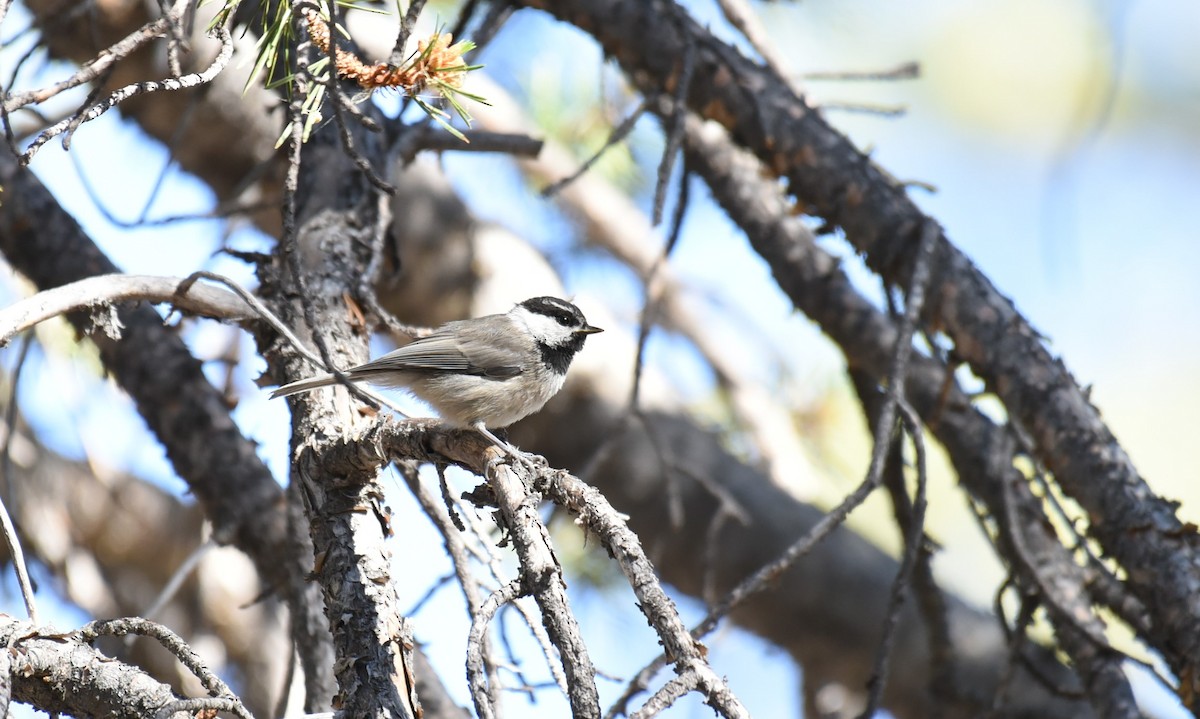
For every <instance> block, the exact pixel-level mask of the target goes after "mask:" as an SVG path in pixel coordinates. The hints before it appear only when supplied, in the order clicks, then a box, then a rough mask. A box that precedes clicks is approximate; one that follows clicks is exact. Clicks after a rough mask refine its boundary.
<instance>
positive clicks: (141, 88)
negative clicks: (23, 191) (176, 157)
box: [21, 28, 233, 164]
mask: <svg viewBox="0 0 1200 719" xmlns="http://www.w3.org/2000/svg"><path fill="white" fill-rule="evenodd" d="M217 33H218V35H219V36H220V38H221V52H220V53H218V54H217V57H216V58H214V59H213V61H212V64H211V65H209V66H208V68H207V69H205V70H204V71H203V72H198V73H192V74H190V75H184V76H182V77H179V78H167V79H165V80H160V81H158V82H153V81H147V82H138V83H134V84H132V85H126V86H125V87H123V88H121V89H119V90H117V91H115V92H113V93H112V94H111V95H109V96H108V98H107V99H105V100H104V101H103V102H101V103H99V104H97V105H93V106H92V107H90V108H88V109H87V110H85V111H83V112H82V113H80V114H78V115H75V116H72V117H70V118H67V119H65V120H61V121H59V122H57V123H55V124H54V125H51V126H50V127H48V128H46V129H45V130H42V132H41V133H39V134H38V136H37V137H36V138H35V139H34V141H33V142H32V143H30V145H29V147H27V148H26V149H25V152H24V153H22V155H21V162H22V164H28V163H29V161H30V160H32V159H33V156H34V155H35V154H36V153H37V151H38V150H39V149H40V148H41V147H42V145H44V144H46V143H47V142H49V141H50V140H52V139H53V138H55V137H57V136H59V135H61V134H63V133H64V132H66V133H68V134H67V137H66V138H64V139H63V144H64V146H65V145H66V143H67V141H68V139H69V138H70V133H71V132H73V131H74V128H75V127H77V126H78V125H79V124H82V123H84V122H88V121H90V120H95V119H96V118H97V117H100V116H101V115H103V114H104V113H106V112H108V111H109V110H111V109H112V108H114V107H116V106H117V105H119V104H120V103H122V102H124V101H125V100H128V99H129V98H131V97H136V96H137V95H142V94H146V93H152V92H166V91H173V90H185V89H188V88H192V87H199V86H200V85H203V84H205V83H208V82H211V81H212V79H213V78H214V77H216V76H217V75H218V74H220V72H221V71H222V70H224V69H225V65H226V64H228V63H229V58H231V57H233V39H232V38H231V37H230V36H229V31H228V30H225V29H224V28H218V29H217Z"/></svg>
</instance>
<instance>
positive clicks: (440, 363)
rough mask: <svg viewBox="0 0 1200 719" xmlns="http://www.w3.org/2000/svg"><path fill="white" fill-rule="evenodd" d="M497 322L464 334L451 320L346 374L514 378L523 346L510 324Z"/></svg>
mask: <svg viewBox="0 0 1200 719" xmlns="http://www.w3.org/2000/svg"><path fill="white" fill-rule="evenodd" d="M496 324H497V326H496V327H480V326H478V325H476V326H475V328H474V331H472V332H469V333H463V332H462V331H461V328H460V327H458V326H456V325H458V323H454V322H452V323H449V324H447V325H446V326H444V327H441V328H439V329H438V330H437V331H435V332H434V333H433V334H431V335H429V336H427V337H422V338H420V339H417V340H414V341H412V342H410V343H409V344H407V345H405V346H403V347H401V348H399V349H396V350H393V351H391V352H389V353H387V354H385V355H383V356H382V357H378V358H376V359H373V360H371V361H370V362H367V363H366V364H363V365H359V366H358V367H355V368H353V369H351V370H348V372H347V374H349V375H350V376H352V377H361V378H364V379H368V378H370V377H371V376H378V375H380V374H384V373H387V372H397V371H403V372H449V373H454V374H473V375H481V376H485V377H495V378H497V379H504V378H507V377H515V376H516V375H519V374H521V363H520V356H521V355H520V354H518V350H519V348H520V347H519V345H518V344H517V343H515V342H514V340H513V338H512V336H511V333H508V332H505V331H504V330H505V329H508V327H506V326H505V325H503V324H501V323H496ZM464 336H465V337H466V339H464ZM517 339H518V340H519V339H520V338H519V337H518V338H517Z"/></svg>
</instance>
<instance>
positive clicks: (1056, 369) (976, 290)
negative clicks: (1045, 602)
mask: <svg viewBox="0 0 1200 719" xmlns="http://www.w3.org/2000/svg"><path fill="white" fill-rule="evenodd" d="M523 4H527V5H529V6H531V7H537V8H541V9H544V10H546V11H548V12H550V13H552V14H554V15H555V16H556V17H559V18H560V19H563V20H566V21H568V22H571V23H573V24H575V25H578V26H579V27H580V28H582V29H583V30H584V31H586V32H588V33H590V34H591V35H593V36H594V37H595V38H596V39H597V40H598V41H599V42H600V44H601V45H602V46H603V47H604V50H605V52H606V53H608V54H609V55H610V56H612V57H613V58H614V59H616V60H617V61H618V63H620V65H621V67H622V68H623V69H624V70H625V71H626V73H627V74H628V75H629V76H630V77H631V78H632V79H633V80H634V83H635V84H636V85H638V86H639V88H641V89H642V90H643V91H644V92H646V93H647V94H650V95H657V94H659V93H672V92H674V89H675V84H676V83H677V82H678V78H679V77H681V74H682V69H683V68H682V63H683V58H685V57H688V56H692V57H694V61H695V68H694V77H698V78H706V79H707V81H706V82H694V83H692V84H691V86H690V88H687V106H688V107H689V108H690V109H691V110H693V111H694V112H696V113H697V114H699V115H700V116H701V117H704V118H707V119H712V120H715V121H717V122H719V123H720V124H722V125H723V126H725V127H726V128H727V129H728V130H729V132H730V134H731V136H732V137H733V139H734V141H735V142H736V143H738V144H739V145H741V146H743V147H745V148H747V149H749V150H750V151H752V152H753V153H754V154H755V155H757V156H758V158H759V159H760V160H761V161H762V162H763V163H764V164H765V165H766V166H767V167H769V168H771V171H772V172H774V173H775V174H776V175H778V176H780V177H782V178H785V179H787V181H788V191H789V192H790V193H791V195H792V196H793V197H794V198H795V199H796V200H797V202H798V203H799V208H800V210H801V211H803V212H804V213H805V214H809V215H813V216H818V217H821V218H823V219H824V220H825V221H826V222H827V223H828V225H829V226H830V227H839V228H841V229H842V230H843V231H844V232H845V235H846V238H847V240H849V241H850V242H851V243H852V244H853V245H854V246H855V247H856V248H858V250H859V251H860V252H862V253H863V254H864V256H865V258H866V261H867V263H868V265H869V266H870V267H871V268H872V269H873V270H875V271H876V272H878V273H879V274H880V275H881V276H882V277H883V278H884V279H885V280H886V281H887V282H888V283H889V284H890V285H893V286H897V285H900V284H902V278H904V277H906V276H907V274H908V272H907V267H908V265H909V263H910V262H911V260H912V253H913V251H914V250H915V245H916V239H917V238H916V234H917V230H918V229H919V228H920V227H922V226H923V225H924V223H925V221H926V218H925V216H924V215H923V214H922V213H921V212H920V210H919V209H918V208H917V207H916V205H915V204H914V203H913V202H912V201H911V200H910V199H909V198H908V196H907V194H906V193H905V190H904V188H903V187H902V186H901V185H900V184H898V183H897V182H896V181H894V180H893V179H891V178H890V177H889V176H888V175H887V174H886V173H885V172H884V171H883V170H881V169H880V168H879V167H877V166H876V165H875V164H874V163H872V162H871V161H870V158H869V157H867V156H866V155H864V154H863V153H861V152H859V151H858V149H857V148H855V147H854V146H853V144H852V143H850V141H849V140H848V139H846V138H845V137H844V136H843V135H841V134H840V133H838V132H837V131H836V130H834V129H833V128H832V127H830V126H829V125H828V124H827V123H826V122H825V120H824V119H823V118H822V117H821V116H820V114H819V113H817V112H815V111H814V110H812V109H811V108H809V107H808V106H807V105H806V104H805V103H804V101H803V99H801V98H798V97H797V96H796V95H795V94H794V93H793V92H792V90H791V89H790V88H789V87H788V85H787V83H786V82H784V81H783V80H782V79H781V78H780V77H778V76H777V75H776V74H775V73H774V72H772V71H771V70H769V69H766V68H763V67H761V66H759V65H757V64H755V63H754V62H752V61H751V60H749V59H747V58H745V57H743V56H742V55H741V54H740V53H738V52H737V51H736V50H735V49H734V48H732V47H730V46H729V45H727V44H725V43H723V42H720V41H718V40H716V39H715V38H713V37H712V36H711V34H710V33H708V32H707V31H705V30H704V29H703V28H702V27H701V26H700V25H699V24H698V23H696V22H695V21H694V20H693V19H692V18H691V17H690V16H688V15H687V13H686V12H685V11H684V10H683V8H681V7H680V6H678V5H676V4H675V3H673V2H669V1H668V0H650V1H648V2H643V1H642V0H555V1H554V2H550V1H549V0H533V1H530V2H525V3H523ZM934 276H935V282H934V286H933V287H932V288H931V293H930V294H931V303H930V305H931V309H930V310H929V312H928V315H927V317H926V321H927V323H928V326H929V327H930V328H931V329H933V330H941V331H944V332H945V333H946V334H947V335H948V336H949V337H950V339H951V340H953V342H954V344H955V349H956V351H957V353H958V355H959V356H960V357H961V358H962V359H964V360H965V361H966V362H968V363H969V364H970V365H971V368H972V370H973V371H974V372H975V373H976V374H977V375H978V376H980V377H982V378H983V379H984V380H985V381H986V382H987V384H988V387H989V389H991V390H992V391H994V392H995V393H996V394H997V396H998V397H1000V399H1001V400H1002V401H1003V402H1004V404H1005V406H1006V407H1007V408H1008V411H1009V413H1010V415H1011V416H1012V417H1013V419H1014V420H1015V421H1017V422H1019V423H1020V425H1021V426H1022V427H1024V428H1025V429H1026V430H1027V431H1028V432H1029V433H1030V436H1031V437H1032V438H1033V440H1034V443H1035V446H1036V450H1037V454H1038V456H1039V458H1040V459H1041V460H1042V461H1043V462H1044V463H1045V465H1046V467H1047V468H1048V469H1049V470H1050V471H1051V472H1052V473H1053V475H1054V478H1055V479H1056V481H1057V482H1058V483H1059V484H1060V485H1061V486H1062V487H1063V489H1064V490H1065V491H1066V493H1067V494H1068V495H1069V496H1070V497H1072V498H1073V499H1075V500H1076V501H1078V502H1079V503H1080V505H1081V506H1082V507H1083V508H1084V510H1085V511H1086V512H1087V513H1088V515H1089V517H1090V518H1091V522H1090V523H1089V533H1090V534H1091V535H1092V536H1093V537H1095V538H1096V539H1097V540H1098V541H1099V542H1100V544H1101V545H1102V546H1103V547H1104V550H1105V553H1106V555H1107V556H1109V557H1111V558H1112V559H1114V560H1116V561H1117V562H1119V563H1120V564H1121V565H1122V566H1123V567H1124V568H1125V569H1126V571H1127V573H1128V586H1129V588H1130V590H1131V591H1132V592H1133V593H1134V594H1135V595H1136V596H1137V598H1138V599H1139V600H1140V601H1141V602H1142V603H1144V604H1145V606H1146V608H1147V611H1148V613H1149V615H1150V617H1151V619H1152V624H1151V625H1150V626H1148V627H1147V630H1148V633H1147V636H1146V639H1147V641H1149V642H1150V644H1151V645H1152V646H1154V647H1155V648H1156V649H1157V650H1159V651H1160V652H1162V654H1163V657H1164V658H1165V659H1166V661H1167V663H1168V664H1169V665H1170V666H1171V669H1172V671H1173V672H1174V673H1175V675H1176V676H1179V677H1182V678H1183V680H1184V681H1185V682H1186V683H1188V684H1189V686H1188V687H1186V688H1184V690H1183V691H1182V692H1181V693H1182V695H1183V696H1184V697H1185V698H1188V700H1189V701H1191V702H1196V701H1198V699H1197V697H1200V691H1198V690H1200V672H1198V671H1197V668H1196V661H1197V659H1196V658H1197V657H1200V559H1198V557H1197V550H1198V548H1200V541H1198V535H1197V532H1196V530H1195V528H1193V527H1190V526H1186V525H1184V523H1183V522H1181V521H1180V520H1179V518H1178V517H1177V516H1176V514H1175V507H1174V506H1173V505H1172V504H1171V503H1170V502H1169V501H1167V500H1165V499H1163V498H1162V497H1159V496H1157V495H1156V494H1154V492H1153V491H1151V490H1150V488H1149V487H1148V486H1147V485H1146V483H1145V481H1144V480H1143V479H1142V477H1141V476H1140V475H1139V474H1138V473H1137V470H1136V468H1135V467H1134V466H1133V463H1132V462H1131V461H1130V459H1129V457H1128V455H1127V454H1126V453H1125V451H1124V450H1123V449H1122V448H1121V446H1120V445H1119V444H1118V443H1117V441H1116V439H1115V438H1114V437H1113V436H1112V433H1111V432H1110V431H1109V430H1108V428H1107V427H1106V426H1105V424H1104V422H1103V420H1102V419H1101V418H1100V416H1099V413H1098V411H1097V410H1096V408H1095V407H1093V406H1092V405H1091V403H1090V402H1089V401H1088V400H1087V397H1086V395H1085V394H1084V392H1083V391H1082V390H1081V389H1080V387H1079V386H1078V385H1077V383H1076V382H1075V381H1074V379H1073V378H1072V377H1071V375H1070V373H1069V372H1068V371H1067V370H1066V368H1065V367H1064V366H1063V364H1062V362H1061V361H1059V360H1058V359H1057V358H1055V357H1053V356H1052V355H1051V354H1050V352H1049V351H1048V350H1047V349H1046V347H1045V345H1044V343H1043V342H1042V338H1041V337H1040V335H1039V334H1038V333H1037V331H1036V330H1034V329H1033V328H1032V327H1030V326H1029V324H1028V322H1027V321H1026V320H1025V319H1024V318H1023V317H1022V316H1021V315H1020V313H1018V312H1017V311H1016V309H1015V308H1014V307H1013V305H1012V303H1011V302H1010V301H1009V300H1008V298H1006V297H1004V296H1003V295H1002V294H1000V293H999V292H998V291H997V290H996V288H995V287H994V286H992V284H991V283H990V282H989V281H988V280H987V278H986V277H984V276H983V275H982V274H981V273H980V272H979V271H978V270H977V269H976V268H975V267H974V265H973V264H972V263H971V262H970V260H969V259H967V258H966V257H965V256H963V255H962V253H961V252H959V251H958V249H957V248H955V247H954V246H953V245H952V244H951V243H950V242H949V240H948V239H947V238H945V237H944V236H943V237H941V238H940V242H939V247H938V251H937V260H936V263H935V267H934ZM1191 708H1192V709H1193V710H1196V709H1200V705H1197V704H1193V705H1192V706H1191Z"/></svg>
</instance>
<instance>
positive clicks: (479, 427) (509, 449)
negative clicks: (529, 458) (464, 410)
mask: <svg viewBox="0 0 1200 719" xmlns="http://www.w3.org/2000/svg"><path fill="white" fill-rule="evenodd" d="M471 427H472V428H474V430H475V431H476V432H478V433H480V434H482V435H483V436H484V437H487V438H488V440H489V441H490V442H491V443H492V444H494V445H496V446H497V447H499V448H500V449H502V450H504V452H505V453H506V454H507V455H508V456H510V457H512V458H513V459H516V460H520V459H523V456H522V453H521V450H519V449H517V448H516V447H514V446H512V445H511V444H509V443H508V442H505V441H504V440H502V439H500V438H499V437H497V436H496V435H494V434H492V431H491V430H490V429H488V428H487V427H486V426H485V425H484V424H483V422H476V423H475V424H473V425H471Z"/></svg>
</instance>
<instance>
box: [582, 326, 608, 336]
mask: <svg viewBox="0 0 1200 719" xmlns="http://www.w3.org/2000/svg"><path fill="white" fill-rule="evenodd" d="M603 331H604V330H602V329H600V328H599V327H592V326H591V325H587V326H585V327H583V328H581V329H577V330H575V334H577V335H594V334H596V333H597V332H603Z"/></svg>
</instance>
